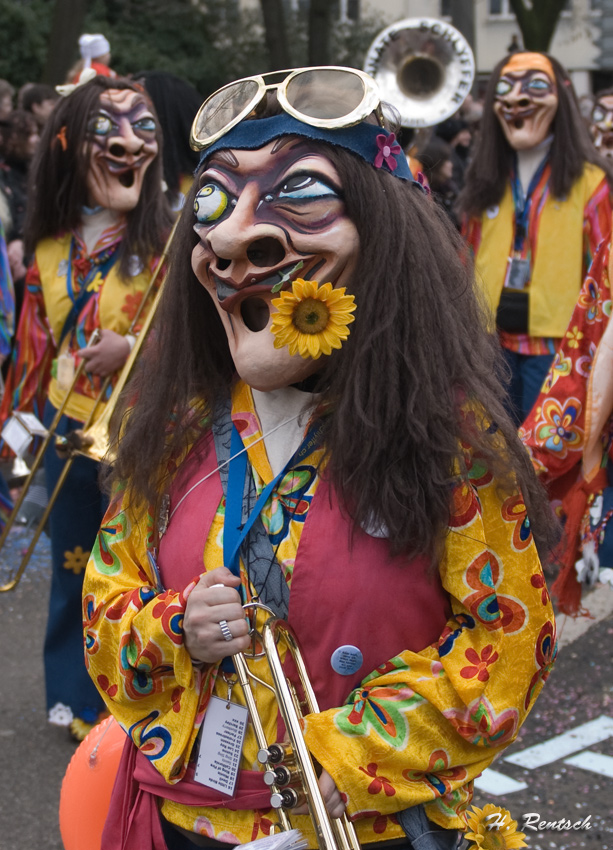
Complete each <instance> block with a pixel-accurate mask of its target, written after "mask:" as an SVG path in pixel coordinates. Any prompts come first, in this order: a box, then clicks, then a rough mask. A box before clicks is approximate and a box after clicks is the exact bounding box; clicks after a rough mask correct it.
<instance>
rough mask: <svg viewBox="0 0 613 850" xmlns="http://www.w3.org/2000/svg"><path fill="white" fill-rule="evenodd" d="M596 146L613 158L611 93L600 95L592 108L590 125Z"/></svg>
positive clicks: (612, 98) (602, 152) (612, 102)
mask: <svg viewBox="0 0 613 850" xmlns="http://www.w3.org/2000/svg"><path fill="white" fill-rule="evenodd" d="M590 131H591V134H592V138H593V140H594V144H595V146H596V148H597V149H598V150H599V151H600V153H601V154H602V155H603V156H606V157H609V158H611V159H613V94H606V95H601V96H600V97H599V98H598V99H597V101H596V103H595V104H594V108H593V109H592V125H591V127H590Z"/></svg>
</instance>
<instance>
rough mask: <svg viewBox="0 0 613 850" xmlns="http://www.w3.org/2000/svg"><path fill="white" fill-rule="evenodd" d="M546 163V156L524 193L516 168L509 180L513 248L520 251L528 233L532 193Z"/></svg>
mask: <svg viewBox="0 0 613 850" xmlns="http://www.w3.org/2000/svg"><path fill="white" fill-rule="evenodd" d="M546 165H547V157H545V158H544V159H543V161H542V162H541V164H540V165H539V167H538V168H537V169H536V171H535V172H534V174H533V175H532V180H531V181H530V185H529V186H528V191H527V192H526V194H525V195H524V190H523V189H522V185H521V183H520V181H519V175H518V173H517V168H516V169H515V172H514V174H513V177H512V180H511V189H512V190H513V205H514V207H515V239H514V242H513V250H514V251H518V252H521V250H522V248H523V246H524V240H525V238H526V236H527V233H528V220H529V218H530V208H531V206H532V194H533V192H534V190H535V189H536V187H537V185H538V183H539V180H540V179H541V177H542V176H543V171H544V170H545V166H546Z"/></svg>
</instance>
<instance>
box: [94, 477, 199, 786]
mask: <svg viewBox="0 0 613 850" xmlns="http://www.w3.org/2000/svg"><path fill="white" fill-rule="evenodd" d="M122 495H123V494H122V492H121V491H118V492H117V493H116V494H115V497H114V499H113V500H112V502H111V504H110V506H109V509H108V511H107V514H106V517H105V519H104V521H103V524H102V527H101V529H100V532H99V534H98V538H97V540H96V544H95V546H94V548H93V550H92V554H91V559H90V563H89V565H88V569H87V573H86V579H85V584H84V594H83V617H84V630H85V659H86V664H87V667H88V669H89V671H90V675H91V676H92V678H93V679H94V681H95V683H96V685H97V687H98V689H99V690H100V692H101V693H102V695H103V697H104V699H105V701H106V702H107V704H108V705H109V708H110V709H111V711H112V713H113V715H114V716H115V718H116V719H117V720H118V721H119V722H120V723H121V724H122V726H123V727H124V729H125V730H126V731H127V732H128V733H129V735H130V736H131V737H132V740H133V741H134V743H135V744H136V746H138V747H139V748H140V749H141V750H142V751H143V752H144V753H145V754H146V755H147V756H149V757H153V758H155V765H156V768H157V769H158V770H159V771H160V773H161V774H162V775H163V776H164V778H165V779H166V780H167V781H168V782H175V781H178V780H180V779H181V778H182V777H183V775H184V773H185V770H186V768H187V761H188V758H189V754H190V752H191V750H192V747H193V744H194V741H195V738H196V735H197V733H198V729H199V727H200V723H201V721H202V714H201V712H200V713H199V709H200V703H201V702H202V701H204V699H205V698H206V695H207V694H210V691H211V688H212V684H213V676H212V672H211V671H212V668H210V667H206V666H205V667H203V668H201V669H200V668H198V667H196V666H194V665H193V663H192V660H191V658H190V656H189V654H188V652H187V650H186V648H185V646H184V643H183V629H182V623H183V614H184V611H185V603H186V600H187V597H188V596H189V593H190V592H191V590H192V589H193V587H194V586H195V582H192V583H191V584H190V585H188V586H187V587H186V588H185V590H183V591H182V592H181V593H177V592H175V591H171V590H167V591H162V592H160V590H159V585H158V579H157V576H156V575H155V570H154V567H153V565H152V562H151V560H150V557H149V555H148V554H147V551H148V548H147V544H148V543H149V544H150V540H149V539H148V538H149V535H150V534H151V533H152V530H153V521H152V517H151V512H148V513H147V516H146V517H145V518H143V520H142V521H141V522H140V523H135V522H134V521H132V519H131V515H130V514H129V512H127V511H126V510H125V509H124V506H123V504H122Z"/></svg>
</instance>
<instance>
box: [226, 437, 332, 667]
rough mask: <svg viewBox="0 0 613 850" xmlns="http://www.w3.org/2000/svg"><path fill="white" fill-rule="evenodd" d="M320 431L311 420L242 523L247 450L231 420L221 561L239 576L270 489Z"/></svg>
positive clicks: (303, 455) (228, 660) (306, 452)
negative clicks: (246, 544) (247, 544)
mask: <svg viewBox="0 0 613 850" xmlns="http://www.w3.org/2000/svg"><path fill="white" fill-rule="evenodd" d="M322 434H323V422H321V421H318V422H314V423H313V424H312V425H311V427H310V428H309V430H308V431H307V433H306V436H305V438H304V439H303V441H302V443H301V444H300V446H299V447H298V449H297V450H296V451H295V452H294V454H293V455H292V456H291V458H290V459H289V460H288V462H287V463H286V464H285V466H284V467H283V469H282V470H281V472H280V473H279V474H278V475H276V476H275V477H274V478H273V479H272V481H271V482H270V483H269V484H267V485H266V487H265V488H264V489H263V490H262V492H261V493H260V495H259V497H258V499H257V501H256V503H255V505H254V506H253V509H252V510H251V512H250V514H249V517H248V519H247V521H246V522H245V524H244V525H242V516H243V492H244V487H245V476H246V474H247V451H246V449H245V447H244V446H243V441H242V439H241V436H240V434H239V433H238V429H237V428H236V425H235V424H234V423H232V436H231V439H230V458H231V460H230V463H229V467H228V485H227V488H226V514H225V518H224V527H223V561H224V565H225V566H226V567H227V568H228V569H229V570H230V571H231V572H232V573H234V575H235V576H238V575H240V547H241V545H242V543H243V541H244V540H245V538H246V537H247V535H248V534H249V532H250V530H251V528H252V526H253V524H254V522H255V521H256V520H257V518H258V517H259V515H260V513H261V512H262V508H263V507H264V505H265V503H266V500H267V499H268V498H269V496H270V494H271V493H272V492H273V490H274V489H275V487H276V486H277V484H278V483H279V481H280V480H281V479H282V478H283V476H284V475H285V473H286V472H287V471H288V469H291V468H292V467H294V466H297V464H299V463H300V462H301V461H303V460H304V459H305V458H306V457H308V456H309V455H310V454H311V453H312V452H313V451H314V450H315V449H316V448H317V447H318V445H319V444H320V442H321V437H322ZM239 592H240V594H241V598H242V601H243V604H244V603H245V602H246V601H247V600H246V594H245V588H244V587H243V586H242V585H241V587H240V591H239ZM220 667H221V669H222V671H223V672H224V673H226V674H228V675H229V674H231V673H234V672H235V668H234V662H233V661H232V658H231V656H226V658H224V659H222V661H221V664H220Z"/></svg>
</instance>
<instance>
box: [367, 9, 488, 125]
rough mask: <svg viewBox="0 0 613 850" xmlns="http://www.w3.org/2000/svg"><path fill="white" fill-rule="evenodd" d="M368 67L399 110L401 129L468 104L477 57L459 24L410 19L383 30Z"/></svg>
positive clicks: (372, 48)
mask: <svg viewBox="0 0 613 850" xmlns="http://www.w3.org/2000/svg"><path fill="white" fill-rule="evenodd" d="M364 70H365V71H366V72H367V73H368V74H370V75H371V76H372V77H374V78H375V80H376V81H377V84H378V86H379V90H380V93H381V99H382V100H383V101H386V102H387V103H390V104H392V106H394V107H395V108H396V109H397V110H398V112H399V113H400V117H401V123H402V126H403V127H433V126H434V125H435V124H440V123H441V122H442V121H445V119H447V118H450V117H451V116H452V115H453V114H454V113H455V112H457V110H458V109H459V108H460V106H461V105H462V103H463V102H464V100H465V98H466V96H467V94H468V93H469V92H470V89H471V87H472V84H473V80H474V78H475V59H474V55H473V52H472V50H471V48H470V45H469V44H468V42H467V41H466V39H465V38H464V36H463V35H462V34H461V33H460V32H459V31H458V30H457V29H455V27H452V26H451V25H450V24H447V23H445V22H444V21H439V20H436V19H435V18H407V19H405V20H402V21H397V22H396V23H395V24H392V25H391V26H389V27H387V28H386V29H384V30H383V31H382V32H380V33H379V35H378V36H377V37H376V39H375V40H374V41H373V43H372V44H371V46H370V48H369V50H368V53H367V55H366V61H365V63H364Z"/></svg>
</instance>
